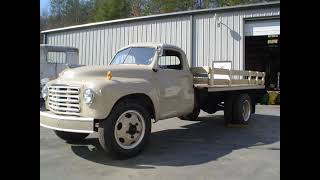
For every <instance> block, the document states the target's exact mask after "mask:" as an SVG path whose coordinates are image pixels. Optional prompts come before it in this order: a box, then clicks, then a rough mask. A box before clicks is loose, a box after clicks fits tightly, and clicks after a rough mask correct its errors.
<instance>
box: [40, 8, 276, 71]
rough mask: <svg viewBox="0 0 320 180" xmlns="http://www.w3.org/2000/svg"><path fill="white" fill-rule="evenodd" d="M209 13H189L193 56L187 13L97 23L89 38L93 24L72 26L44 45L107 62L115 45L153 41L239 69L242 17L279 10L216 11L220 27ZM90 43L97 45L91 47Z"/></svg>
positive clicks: (204, 60) (197, 59) (52, 35)
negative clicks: (66, 48)
mask: <svg viewBox="0 0 320 180" xmlns="http://www.w3.org/2000/svg"><path fill="white" fill-rule="evenodd" d="M213 15H214V14H212V13H208V14H198V15H193V17H194V18H193V19H194V23H195V27H194V30H193V38H194V41H193V43H194V51H195V52H192V54H193V57H190V55H191V50H190V48H191V45H190V42H191V39H190V38H191V37H190V34H189V33H190V32H191V29H190V23H191V22H190V15H185V16H182V17H173V18H172V17H170V18H161V19H156V20H145V21H139V22H130V23H128V24H126V22H124V23H119V24H120V25H121V27H117V26H119V24H116V25H114V24H105V25H101V26H99V27H101V29H104V30H103V31H101V32H99V33H98V34H95V38H96V39H92V38H90V35H91V34H90V33H88V32H91V31H92V29H94V28H93V27H91V28H90V27H88V28H85V29H79V30H78V29H73V30H72V31H70V33H68V34H66V33H65V32H55V33H47V34H46V35H47V38H48V41H47V42H48V44H53V45H64V44H68V45H70V46H76V47H78V48H79V58H80V63H83V64H86V65H89V64H107V63H109V61H110V59H111V58H112V56H114V54H115V52H116V50H118V49H119V48H121V47H123V46H125V45H127V44H131V43H136V42H142V41H143V42H145V41H153V42H159V43H172V44H174V45H177V46H179V47H181V48H182V49H183V50H184V51H185V52H186V55H187V58H188V60H189V61H191V60H193V62H194V64H195V65H209V64H210V61H211V60H218V61H221V60H232V61H233V68H234V69H243V67H244V63H243V57H244V54H243V49H244V47H243V45H244V39H243V18H244V17H246V18H247V17H262V16H272V15H280V9H279V8H265V9H260V10H258V11H257V10H242V11H236V12H232V13H230V12H227V13H223V12H222V13H217V17H222V22H223V23H225V24H226V26H224V25H221V26H220V27H217V23H218V21H217V19H215V18H214V17H213ZM85 32H87V33H85ZM232 33H233V34H232ZM99 40H101V42H100V41H99ZM93 42H96V43H98V44H95V47H93V46H92V43H93ZM93 56H95V58H93Z"/></svg>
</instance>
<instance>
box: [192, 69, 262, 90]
mask: <svg viewBox="0 0 320 180" xmlns="http://www.w3.org/2000/svg"><path fill="white" fill-rule="evenodd" d="M190 70H191V72H192V74H193V77H194V84H200V85H201V84H202V85H209V86H224V87H226V86H242V85H244V86H264V83H265V72H259V71H241V70H229V69H220V68H212V67H209V66H203V67H193V68H191V69H190ZM215 75H220V76H221V75H223V77H224V78H217V77H215Z"/></svg>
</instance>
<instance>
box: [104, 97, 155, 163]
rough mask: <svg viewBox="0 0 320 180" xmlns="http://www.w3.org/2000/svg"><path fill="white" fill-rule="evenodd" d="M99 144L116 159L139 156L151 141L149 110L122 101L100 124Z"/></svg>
mask: <svg viewBox="0 0 320 180" xmlns="http://www.w3.org/2000/svg"><path fill="white" fill-rule="evenodd" d="M98 132H99V142H100V144H101V146H102V148H103V149H104V150H105V151H106V152H109V153H110V154H111V155H112V156H114V157H116V158H121V159H122V158H129V157H133V156H136V155H137V154H139V153H140V152H141V151H142V150H143V148H144V147H145V145H146V144H147V143H148V141H149V136H150V134H151V117H150V114H149V113H148V111H147V109H146V108H145V107H144V106H141V105H140V104H137V103H136V101H131V100H128V101H122V102H120V103H118V104H117V105H115V107H114V108H113V110H112V112H111V113H110V115H109V116H108V117H107V118H106V119H105V120H104V121H103V122H101V123H100V127H99V130H98Z"/></svg>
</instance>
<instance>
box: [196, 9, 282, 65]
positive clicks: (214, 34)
mask: <svg viewBox="0 0 320 180" xmlns="http://www.w3.org/2000/svg"><path fill="white" fill-rule="evenodd" d="M279 15H280V9H279V8H269V9H259V10H250V11H248V10H247V11H236V12H228V13H220V14H218V13H217V14H207V15H196V16H194V18H193V19H194V30H193V43H194V45H195V47H194V52H193V59H194V61H193V66H208V65H212V64H211V63H212V61H232V66H233V67H232V68H233V69H237V70H241V69H243V68H244V61H243V57H244V54H243V53H244V49H243V46H244V35H243V34H244V33H243V29H244V27H243V26H244V19H246V18H259V17H272V16H279Z"/></svg>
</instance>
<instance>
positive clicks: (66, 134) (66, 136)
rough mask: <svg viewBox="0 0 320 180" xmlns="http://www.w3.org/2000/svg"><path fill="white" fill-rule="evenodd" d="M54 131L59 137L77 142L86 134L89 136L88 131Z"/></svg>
mask: <svg viewBox="0 0 320 180" xmlns="http://www.w3.org/2000/svg"><path fill="white" fill-rule="evenodd" d="M54 132H55V134H56V135H57V136H58V137H59V138H61V139H63V140H65V141H67V142H79V141H81V140H83V139H84V138H86V137H87V136H89V134H88V133H73V132H65V131H57V130H55V131H54Z"/></svg>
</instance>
